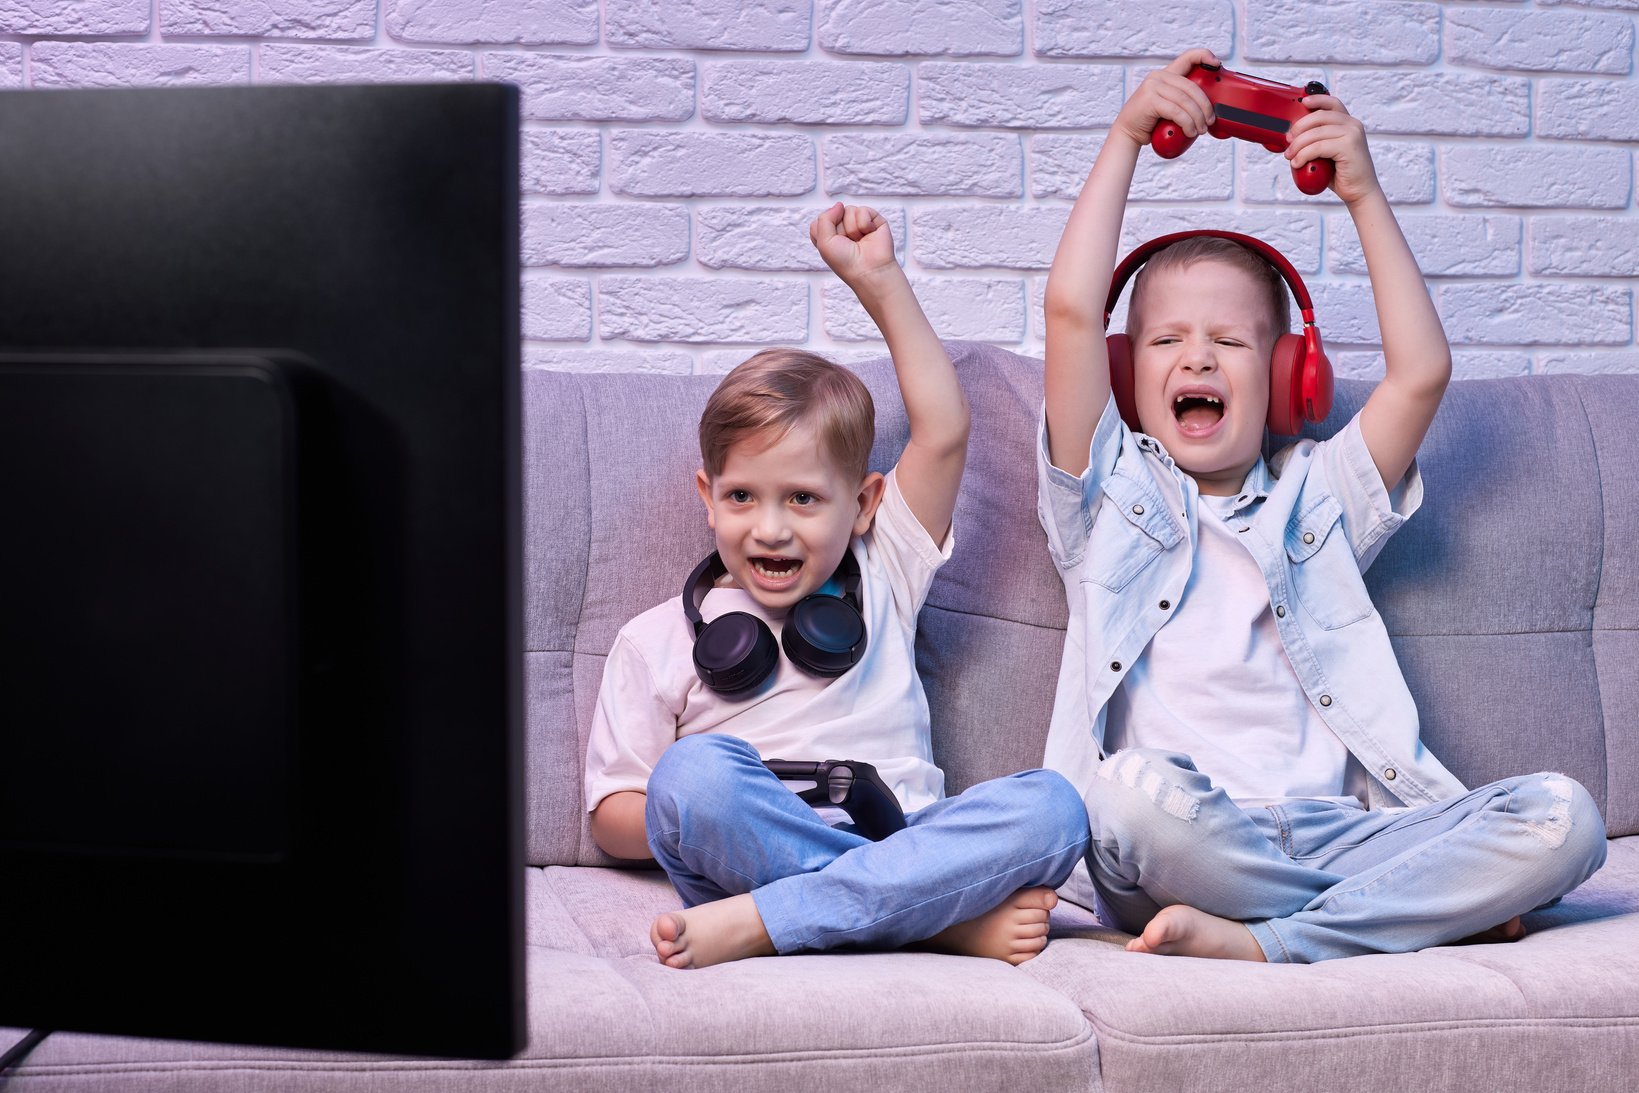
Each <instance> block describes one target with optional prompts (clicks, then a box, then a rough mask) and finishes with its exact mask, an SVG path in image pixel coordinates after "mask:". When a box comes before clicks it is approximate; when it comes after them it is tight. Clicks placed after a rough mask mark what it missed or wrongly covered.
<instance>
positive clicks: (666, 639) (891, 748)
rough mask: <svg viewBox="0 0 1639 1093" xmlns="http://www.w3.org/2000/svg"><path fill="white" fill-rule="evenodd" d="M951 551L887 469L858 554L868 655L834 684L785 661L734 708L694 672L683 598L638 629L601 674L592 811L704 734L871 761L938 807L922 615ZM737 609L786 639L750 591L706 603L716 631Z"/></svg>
mask: <svg viewBox="0 0 1639 1093" xmlns="http://www.w3.org/2000/svg"><path fill="white" fill-rule="evenodd" d="M954 542H955V534H954V532H952V533H950V534H947V535H946V536H945V543H944V546H943V548H941V547H940V546H939V545H937V544H935V543H934V542H933V539H932V538H931V537H930V536H929V535H928V533H927V530H926V529H925V528H923V527H922V525H921V523H920V522H918V520H917V519H916V516H915V515H914V514H913V513H912V512H911V510H910V506H909V505H907V504H906V503H905V498H904V495H903V494H901V493H900V492H899V483H898V480H897V478H896V476H895V472H892V471H890V472H889V473H888V476H887V488H886V491H885V493H884V496H883V499H882V504H881V506H880V507H879V508H878V509H877V513H876V519H875V521H874V523H873V525H872V527H871V529H870V530H869V531H867V532H866V533H865V534H864V535H863V536H861V537H859V538H856V539H855V540H854V541H853V542H852V544H850V547H849V549H851V550H852V551H853V552H854V556H855V558H856V559H857V560H858V561H859V571H860V589H859V592H860V600H861V608H862V610H863V613H864V615H865V632H866V638H867V640H866V646H865V655H864V656H863V657H862V658H861V660H860V662H859V663H858V664H856V665H854V666H853V667H852V668H850V669H849V670H848V671H847V672H845V673H843V674H842V675H840V676H837V677H835V678H831V679H827V678H824V677H822V676H813V675H809V674H808V673H807V672H804V671H803V670H802V669H801V668H798V667H797V666H796V665H794V664H792V663H791V662H790V661H788V660H787V659H786V658H785V655H784V653H783V652H782V653H781V655H780V660H779V667H778V668H777V669H776V670H775V671H774V673H773V674H772V675H770V677H769V679H768V680H767V681H765V682H764V683H763V684H762V685H761V686H760V687H758V688H757V689H756V690H755V691H753V692H751V693H750V694H749V695H746V696H736V697H734V698H725V697H724V696H722V695H719V694H717V693H716V692H714V691H712V690H711V689H710V688H709V687H707V686H706V685H705V684H704V683H702V682H701V681H700V679H699V677H698V676H697V675H695V671H694V660H693V652H694V632H693V628H692V627H691V626H690V625H689V622H688V620H687V619H685V618H684V617H683V604H682V597H680V596H679V597H675V598H673V599H670V600H667V601H666V602H665V603H663V604H661V605H659V606H658V607H654V608H651V609H650V610H648V611H645V612H644V613H643V614H641V615H639V616H637V618H635V619H633V620H632V621H631V622H629V623H627V624H626V625H625V626H624V627H622V628H621V631H620V633H619V634H618V635H617V636H616V638H615V644H614V648H613V649H612V650H610V652H609V659H608V661H607V662H606V663H605V664H604V668H603V684H602V687H601V689H600V690H599V692H598V702H597V708H596V710H595V711H594V713H593V717H592V731H591V737H590V739H589V740H588V741H587V746H586V808H587V811H591V810H593V809H595V808H597V806H598V804H599V802H601V801H602V800H603V798H605V797H607V796H608V795H609V794H611V793H616V792H619V791H621V790H645V789H646V788H647V787H648V784H649V775H650V773H651V772H653V770H654V765H655V763H656V762H657V761H658V760H659V759H660V754H661V753H662V752H663V751H665V750H666V748H667V747H668V746H670V744H671V743H672V742H673V741H674V740H677V739H678V738H680V737H683V736H688V735H690V734H692V733H701V732H721V733H729V734H731V735H733V736H737V737H739V738H740V739H742V740H745V741H746V742H747V743H749V744H751V745H752V746H753V747H755V748H756V749H757V751H758V753H759V754H760V755H761V756H762V757H763V758H764V759H793V760H820V759H856V760H860V761H862V762H866V763H870V764H872V765H873V766H875V767H876V769H877V772H878V773H879V774H880V775H881V776H882V780H883V781H884V782H885V783H887V785H888V787H889V788H890V789H892V790H893V791H894V794H895V796H897V797H898V798H899V803H900V806H901V807H902V808H904V810H905V811H906V812H913V811H915V810H917V809H920V808H925V807H926V806H928V805H930V804H932V803H933V802H935V801H937V800H938V799H939V798H940V797H942V796H943V795H944V785H945V776H944V773H943V772H942V771H940V769H939V768H938V767H937V766H935V765H934V762H933V742H932V734H931V732H930V726H929V718H928V700H927V695H926V694H925V693H924V692H923V690H922V680H921V678H920V677H919V676H918V675H917V674H916V616H917V614H918V612H920V611H921V609H922V603H923V601H924V600H926V599H927V595H928V589H929V587H930V586H931V585H932V584H933V577H934V574H935V573H936V572H938V569H939V567H940V566H941V565H943V564H944V563H945V561H946V560H947V559H949V557H950V552H951V548H952V546H953V544H954ZM729 611H745V612H749V613H751V614H754V615H756V616H758V617H759V618H761V619H763V620H764V621H765V622H767V623H768V625H769V628H770V629H771V630H773V631H774V636H775V637H776V638H778V637H779V634H780V627H781V624H782V621H783V614H782V616H780V617H776V616H773V615H771V614H770V613H769V612H768V611H766V610H764V609H763V608H762V607H761V606H760V605H759V604H758V603H757V602H756V601H755V600H754V599H752V598H751V596H750V595H749V594H748V593H746V592H745V591H744V590H743V589H739V588H714V589H712V590H711V591H709V592H707V593H706V595H705V597H704V599H703V601H702V603H701V607H700V614H701V616H702V617H703V618H704V619H705V620H706V621H707V622H710V621H711V620H712V619H714V618H716V617H717V616H719V615H722V614H724V613H726V612H729Z"/></svg>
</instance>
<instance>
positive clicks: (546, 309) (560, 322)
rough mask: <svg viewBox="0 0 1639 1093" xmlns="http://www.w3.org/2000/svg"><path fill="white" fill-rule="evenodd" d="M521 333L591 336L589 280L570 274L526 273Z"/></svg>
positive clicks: (577, 338)
mask: <svg viewBox="0 0 1639 1093" xmlns="http://www.w3.org/2000/svg"><path fill="white" fill-rule="evenodd" d="M523 335H524V337H525V338H530V339H537V338H538V339H542V340H545V341H571V342H584V341H585V340H586V339H587V338H589V337H591V336H592V285H591V282H589V281H585V280H581V279H579V278H570V277H536V276H531V277H525V278H524V281H523Z"/></svg>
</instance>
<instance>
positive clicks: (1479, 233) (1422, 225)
mask: <svg viewBox="0 0 1639 1093" xmlns="http://www.w3.org/2000/svg"><path fill="white" fill-rule="evenodd" d="M1399 220H1400V228H1401V230H1402V231H1404V232H1405V235H1406V242H1407V243H1409V244H1410V245H1411V252H1412V254H1414V255H1416V256H1417V265H1418V266H1419V267H1420V268H1421V269H1422V271H1423V276H1425V277H1458V276H1478V275H1483V276H1488V277H1496V276H1507V275H1510V274H1515V273H1518V272H1519V270H1520V255H1521V243H1522V234H1523V233H1522V231H1521V227H1520V218H1519V217H1517V216H1442V215H1429V214H1417V213H1413V214H1408V215H1405V216H1401V217H1400V218H1399ZM1326 240H1327V253H1328V256H1329V257H1328V261H1327V268H1328V269H1329V270H1330V271H1331V272H1333V273H1365V272H1366V256H1365V254H1364V253H1363V252H1362V251H1361V249H1360V237H1359V236H1358V235H1356V234H1355V230H1354V222H1353V221H1352V220H1350V219H1349V217H1348V216H1347V215H1346V214H1341V213H1339V214H1335V215H1332V216H1328V217H1327V218H1326Z"/></svg>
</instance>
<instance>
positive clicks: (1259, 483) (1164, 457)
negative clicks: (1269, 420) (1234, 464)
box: [1135, 433, 1275, 512]
mask: <svg viewBox="0 0 1639 1093" xmlns="http://www.w3.org/2000/svg"><path fill="white" fill-rule="evenodd" d="M1135 435H1136V436H1137V438H1138V447H1139V450H1141V451H1145V452H1149V453H1150V454H1151V455H1153V456H1155V457H1156V458H1158V459H1160V460H1161V461H1162V462H1163V463H1164V464H1165V465H1166V466H1167V467H1169V468H1170V467H1175V466H1176V464H1174V463H1173V461H1172V456H1170V455H1168V454H1167V449H1166V448H1165V447H1164V446H1163V445H1162V444H1161V442H1160V441H1159V440H1156V439H1155V438H1154V437H1153V436H1150V435H1149V434H1148V433H1137V434H1135ZM1177 473H1179V474H1182V473H1183V472H1182V471H1178V472H1177ZM1274 482H1275V480H1274V478H1272V477H1271V476H1270V474H1269V465H1268V464H1267V463H1265V462H1264V459H1263V456H1261V455H1260V456H1259V457H1258V461H1257V462H1256V463H1254V464H1252V469H1251V470H1249V471H1247V472H1246V480H1245V481H1244V482H1242V483H1241V492H1240V493H1238V494H1236V495H1235V503H1234V505H1233V506H1231V508H1230V512H1239V511H1241V510H1242V509H1244V508H1246V507H1247V506H1248V505H1254V504H1256V503H1258V502H1259V501H1263V500H1266V499H1267V498H1268V497H1269V490H1270V488H1271V487H1272V486H1273V485H1274Z"/></svg>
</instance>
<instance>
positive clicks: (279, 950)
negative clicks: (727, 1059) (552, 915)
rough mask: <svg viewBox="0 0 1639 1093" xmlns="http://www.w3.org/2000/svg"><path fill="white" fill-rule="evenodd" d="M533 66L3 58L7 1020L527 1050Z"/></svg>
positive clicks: (226, 1036) (0, 687)
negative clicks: (231, 64) (53, 71)
mask: <svg viewBox="0 0 1639 1093" xmlns="http://www.w3.org/2000/svg"><path fill="white" fill-rule="evenodd" d="M517 118H518V107H517V93H516V89H514V88H511V87H506V86H501V85H489V84H469V85H454V86H450V85H445V86H436V87H432V86H377V87H244V88H209V89H146V90H119V91H107V90H96V91H19V92H5V93H0V945H4V949H5V956H4V957H3V958H0V969H3V970H0V1025H3V1026H15V1027H24V1028H46V1029H58V1030H85V1031H96V1032H108V1033H120V1034H135V1035H145V1036H161V1037H182V1038H189V1039H205V1040H216V1041H226V1042H242V1043H257V1044H278V1045H288V1046H310V1047H324V1048H339V1049H351V1050H367V1051H385V1052H408V1053H414V1054H426V1055H446V1056H472V1057H505V1056H508V1055H510V1054H512V1053H514V1052H516V1051H517V1050H519V1049H520V1048H521V1046H522V1041H523V1035H524V1032H523V1028H524V1002H523V994H524V990H523V978H524V971H523V927H522V884H523V861H522V794H521V788H522V775H521V770H522V764H521V752H522V728H521V717H522V715H521V695H522V685H521V680H520V676H521V671H522V667H521V664H522V657H521V652H520V649H521V640H522V639H521V619H520V610H521V609H520V604H521V596H520V587H519V586H520V580H521V577H520V574H521V569H522V566H521V562H520V550H521V546H520V530H519V528H520V520H519V506H520V500H519V494H520V488H519V480H518V479H519V395H518V391H519V375H518V365H519V362H518V184H517V177H518V172H517V144H518V136H517V129H518V124H517Z"/></svg>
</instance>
